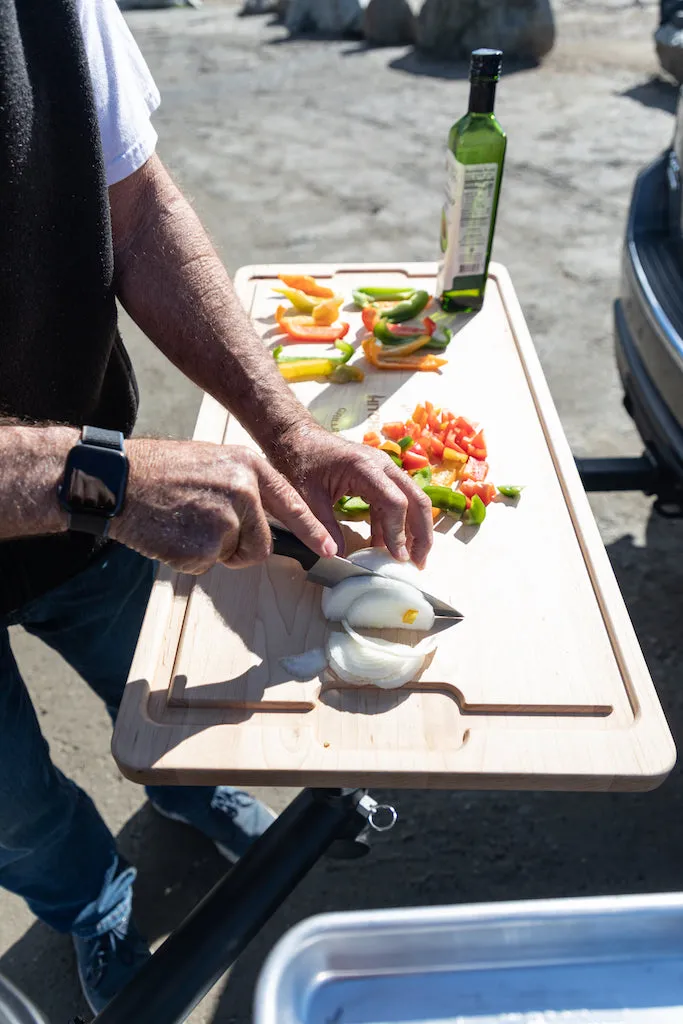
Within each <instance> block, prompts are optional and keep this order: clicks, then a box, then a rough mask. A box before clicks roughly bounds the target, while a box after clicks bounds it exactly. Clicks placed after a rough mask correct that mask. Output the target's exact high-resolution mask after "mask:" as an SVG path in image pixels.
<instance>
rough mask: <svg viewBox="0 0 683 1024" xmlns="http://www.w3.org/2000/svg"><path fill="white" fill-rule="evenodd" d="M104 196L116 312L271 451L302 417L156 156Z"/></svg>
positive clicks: (299, 409)
mask: <svg viewBox="0 0 683 1024" xmlns="http://www.w3.org/2000/svg"><path fill="white" fill-rule="evenodd" d="M138 176H140V177H138ZM110 197H111V206H112V229H113V236H114V251H115V256H116V273H117V293H118V296H119V298H120V300H121V302H122V304H123V305H124V307H125V308H126V310H127V311H128V313H129V314H130V315H131V316H132V318H133V319H134V320H135V322H136V323H137V324H138V325H139V326H140V327H141V328H142V330H143V331H144V332H145V334H147V336H148V337H149V338H150V339H151V340H152V341H153V342H154V344H155V345H157V347H158V348H160V349H161V351H162V352H164V353H165V355H166V356H167V357H168V358H169V359H170V360H171V361H172V362H173V363H175V365H176V366H177V367H178V368H179V369H180V370H182V371H183V373H185V374H186V376H188V377H189V378H190V379H191V380H193V381H194V382H195V383H196V384H198V385H199V386H200V387H201V388H203V389H204V390H205V391H208V392H209V394H211V395H213V397H214V398H216V399H217V400H218V401H219V402H221V403H222V404H223V405H225V406H226V407H227V408H229V409H230V410H231V412H233V413H234V414H235V415H236V416H237V417H238V419H239V420H240V422H241V423H242V424H243V425H244V426H245V427H246V428H247V430H248V431H249V432H250V433H251V434H252V436H253V437H254V438H255V439H256V440H257V441H258V442H259V444H261V446H262V447H263V448H264V449H265V450H268V449H269V448H272V446H273V444H276V443H277V440H278V438H279V437H280V436H281V435H282V434H283V433H284V432H285V431H286V430H287V429H288V428H289V427H290V426H293V425H294V424H296V423H300V422H301V421H305V420H306V419H308V413H307V412H306V411H305V410H304V408H303V407H302V406H301V404H300V403H299V402H298V401H297V400H296V399H295V398H294V395H293V394H292V392H291V391H290V389H289V388H288V386H287V385H286V384H285V382H284V381H283V379H282V377H281V376H280V374H279V372H278V370H277V367H276V366H275V364H274V362H273V360H272V359H271V358H270V356H269V354H268V353H267V351H266V350H265V348H264V347H263V344H262V342H261V341H260V339H259V338H258V335H257V334H256V332H255V330H254V328H253V326H252V325H251V323H250V321H249V318H248V316H247V315H246V313H245V312H244V310H243V308H242V306H241V304H240V302H239V300H238V299H237V297H236V295H235V292H234V290H233V287H232V284H231V282H230V279H229V278H228V275H227V273H226V272H225V270H224V268H223V266H222V264H221V262H220V260H219V259H218V256H217V255H216V253H215V251H214V249H213V247H212V245H211V243H210V241H209V239H208V238H207V235H206V233H205V231H204V229H203V228H202V226H201V224H200V222H199V220H198V218H197V217H196V215H195V214H194V212H193V210H192V208H191V207H190V205H189V204H188V203H187V202H186V200H185V199H184V198H183V196H182V195H181V193H180V192H179V191H178V189H177V188H176V187H175V185H174V184H173V182H172V180H171V178H170V177H169V175H168V174H167V173H166V171H165V170H164V168H163V165H162V164H161V162H160V161H159V160H158V158H156V157H153V158H152V159H151V160H150V161H149V162H148V164H147V165H145V167H144V168H142V169H141V170H140V171H138V172H136V175H132V176H131V179H127V181H126V182H122V183H121V185H119V186H114V187H113V188H112V189H110Z"/></svg>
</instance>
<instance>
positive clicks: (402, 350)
mask: <svg viewBox="0 0 683 1024" xmlns="http://www.w3.org/2000/svg"><path fill="white" fill-rule="evenodd" d="M428 341H429V338H428V337H427V335H426V334H420V335H419V336H418V337H417V338H415V337H413V338H412V339H411V340H410V341H407V340H406V341H404V342H403V344H401V345H391V346H390V347H389V348H385V347H384V346H382V347H381V348H380V350H379V354H380V358H381V359H384V358H385V357H386V358H387V359H402V358H403V356H411V355H412V354H413V352H417V351H418V350H419V349H421V348H424V347H425V345H426V344H427V342H428Z"/></svg>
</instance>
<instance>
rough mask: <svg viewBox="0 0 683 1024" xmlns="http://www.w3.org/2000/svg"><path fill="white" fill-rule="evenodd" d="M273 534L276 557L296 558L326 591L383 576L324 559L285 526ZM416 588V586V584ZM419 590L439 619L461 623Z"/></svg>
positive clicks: (345, 561)
mask: <svg viewBox="0 0 683 1024" xmlns="http://www.w3.org/2000/svg"><path fill="white" fill-rule="evenodd" d="M270 530H271V533H272V534H273V553H274V554H276V555H282V556H283V557H284V558H294V559H295V560H296V561H297V562H298V563H299V564H300V565H301V566H302V567H303V568H304V569H305V570H306V572H307V573H308V579H309V580H310V581H311V583H319V584H320V585H321V586H323V587H334V586H335V585H336V584H337V583H341V581H342V580H346V579H348V578H349V577H350V576H377V575H379V574H378V573H376V572H372V570H371V569H366V568H365V567H364V566H362V565H354V564H353V562H349V560H348V558H342V557H341V556H340V555H335V556H334V557H333V558H320V556H319V555H316V553H315V551H311V549H310V548H308V547H306V545H305V544H304V543H303V541H300V540H299V538H298V537H295V536H294V534H293V533H290V532H289V530H285V529H283V527H281V526H274V525H273V524H272V523H271V524H270ZM412 585H413V586H415V584H412ZM416 589H417V590H419V591H420V592H421V594H422V596H423V597H424V599H425V600H426V601H428V602H429V603H430V604H431V606H432V608H433V609H434V614H435V615H437V616H439V617H440V618H444V619H456V620H459V619H462V618H463V616H462V615H461V613H460V612H459V611H457V610H456V609H455V608H452V607H451V605H449V604H446V602H445V601H441V600H440V599H439V598H438V597H433V596H432V595H431V594H428V593H427V592H426V591H424V590H422V588H421V587H416Z"/></svg>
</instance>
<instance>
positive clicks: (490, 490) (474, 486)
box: [460, 480, 496, 505]
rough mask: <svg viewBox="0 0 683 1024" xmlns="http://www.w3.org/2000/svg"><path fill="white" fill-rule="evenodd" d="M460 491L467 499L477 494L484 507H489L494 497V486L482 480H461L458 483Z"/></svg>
mask: <svg viewBox="0 0 683 1024" xmlns="http://www.w3.org/2000/svg"><path fill="white" fill-rule="evenodd" d="M460 490H461V491H462V493H463V494H464V495H465V497H467V498H473V497H474V495H475V494H477V495H478V496H479V497H480V498H481V500H482V501H483V502H484V504H485V505H490V504H491V502H492V501H493V499H494V498H495V496H496V488H495V486H494V485H493V484H487V483H485V482H484V481H483V480H463V481H461V483H460Z"/></svg>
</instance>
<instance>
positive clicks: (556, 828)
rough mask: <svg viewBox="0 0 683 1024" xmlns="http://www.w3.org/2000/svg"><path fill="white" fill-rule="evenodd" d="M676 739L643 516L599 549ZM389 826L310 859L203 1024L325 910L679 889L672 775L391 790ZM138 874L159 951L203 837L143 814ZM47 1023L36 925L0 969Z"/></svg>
mask: <svg viewBox="0 0 683 1024" xmlns="http://www.w3.org/2000/svg"><path fill="white" fill-rule="evenodd" d="M608 550H609V554H610V557H611V559H612V564H613V566H614V569H615V572H616V574H617V577H618V580H619V584H620V586H621V588H622V592H623V593H624V596H625V598H626V601H627V604H628V606H629V611H630V613H631V616H632V618H633V621H634V624H635V627H636V631H637V633H638V636H639V638H640V642H641V645H642V647H643V651H644V653H645V657H646V659H647V661H648V664H649V667H650V671H651V673H652V676H653V678H654V680H655V684H656V686H657V689H658V692H659V696H660V699H661V701H662V704H663V706H664V709H665V712H666V714H667V717H668V719H669V722H670V725H671V728H672V731H673V733H674V737H680V736H682V735H683V686H682V685H681V682H682V677H683V671H682V666H683V630H682V629H681V627H680V623H681V608H682V607H683V523H681V522H674V521H664V520H661V519H660V518H659V517H657V516H655V515H653V516H652V517H651V519H650V521H649V524H648V530H647V545H646V546H645V547H636V546H635V545H634V543H633V540H632V538H631V537H629V536H625V537H622V538H620V539H619V540H618V541H616V542H615V543H613V544H611V545H610V546H609V547H608ZM373 793H374V795H375V796H377V797H381V798H382V799H386V800H388V801H390V802H392V803H394V804H395V806H396V807H397V809H398V811H399V815H400V817H399V823H398V825H397V826H396V828H395V830H394V831H393V832H392V833H389V834H388V835H386V836H382V837H378V839H377V841H376V842H375V845H374V848H373V850H372V853H371V854H370V856H369V857H367V858H366V859H365V860H360V861H353V862H348V861H346V862H335V861H329V860H326V861H322V862H321V863H319V864H318V865H317V866H316V868H315V869H314V870H313V871H312V872H311V873H310V875H309V876H308V877H307V878H306V879H305V880H304V882H303V883H302V884H301V885H300V886H299V888H298V889H297V890H296V891H295V893H294V894H293V895H292V896H291V897H290V899H289V900H288V901H287V903H286V904H285V905H284V906H283V907H282V908H281V909H280V911H279V912H278V913H277V914H276V915H275V917H274V918H273V919H272V920H271V921H270V922H269V924H268V925H267V927H266V928H264V929H263V931H262V932H261V933H260V934H259V935H258V936H257V937H256V939H255V940H254V941H253V943H252V944H251V946H250V947H249V948H248V949H247V951H246V952H245V954H244V955H243V956H242V958H241V959H240V960H239V962H238V963H237V965H236V966H235V967H234V968H233V970H232V972H231V973H230V975H229V977H228V979H227V982H226V984H225V988H224V990H223V992H222V994H221V997H220V1000H219V1003H218V1007H217V1010H216V1012H215V1015H214V1018H213V1019H214V1022H215V1024H249V1022H250V1020H251V1009H252V999H253V989H254V985H255V982H256V978H257V976H258V972H259V971H260V969H261V965H262V963H263V960H264V958H265V956H266V955H267V954H268V952H269V951H270V950H271V949H272V947H273V945H274V944H275V942H276V941H277V939H278V938H279V937H280V935H282V934H283V933H284V932H285V931H287V930H288V929H289V928H291V927H292V926H293V925H294V924H295V923H296V922H297V921H299V920H301V919H303V918H306V917H310V916H311V915H313V914H317V913H321V912H323V911H328V910H348V909H351V908H356V909H361V908H373V907H390V906H416V905H430V904H431V905H433V904H441V903H464V902H475V903H476V902H484V901H496V900H509V899H535V898H542V897H551V896H575V895H579V896H587V895H593V894H600V893H615V894H616V893H626V892H657V891H662V892H664V891H676V890H679V889H683V884H682V878H683V865H682V863H681V861H682V854H683V789H682V788H681V785H680V780H679V769H675V770H674V773H673V774H672V776H671V778H670V779H669V780H668V781H667V782H666V783H665V784H664V785H663V786H662V787H661V788H660V789H658V790H656V791H655V792H652V793H640V794H633V795H631V794H625V793H621V794H618V793H613V794H599V793H565V794H562V793H512V792H511V793H505V792H494V793H450V792H418V791H406V790H402V791H393V792H389V793H383V792H381V791H373ZM119 842H120V846H121V850H122V852H123V853H124V854H125V855H126V856H127V857H128V858H129V859H130V860H131V861H132V862H133V863H135V864H136V866H137V867H138V871H139V876H138V882H137V886H136V903H135V908H136V909H135V913H136V918H137V920H138V922H139V924H140V927H141V930H142V931H143V933H144V934H145V935H147V937H148V938H149V939H150V941H152V942H153V943H154V942H157V941H158V940H159V939H160V938H162V937H163V936H165V935H166V934H167V933H168V931H170V930H171V929H172V928H174V927H175V926H177V925H178V924H179V923H180V921H181V920H182V919H183V918H184V917H185V916H186V914H187V913H188V912H189V911H190V910H191V909H192V908H193V907H194V906H195V904H196V903H197V902H198V901H199V900H200V899H201V898H202V896H204V894H205V893H206V892H207V891H208V890H209V889H210V888H211V887H212V886H213V885H214V884H215V883H216V882H217V881H218V880H219V879H220V878H221V877H222V875H223V874H224V872H225V867H226V864H225V861H223V860H222V859H221V858H220V857H219V856H218V854H217V853H216V852H215V851H214V849H213V847H212V846H211V845H210V844H209V843H208V842H207V841H206V840H204V839H203V838H201V837H200V836H198V835H196V834H195V833H193V832H192V831H191V830H190V829H186V828H184V827H182V826H180V825H175V824H173V823H171V822H166V821H164V820H162V819H160V818H159V817H158V816H157V815H156V814H155V813H154V812H153V811H152V810H151V809H150V807H149V805H147V804H146V805H144V806H143V807H142V808H141V809H140V810H139V811H138V812H137V813H136V814H135V815H134V816H133V817H132V818H131V819H130V820H129V821H128V822H127V824H126V825H125V827H124V829H123V830H122V832H121V833H120V836H119ZM0 972H1V973H3V974H5V975H6V976H7V977H8V978H9V979H10V980H11V981H13V982H14V983H15V984H16V985H18V987H19V988H21V989H22V990H23V991H24V992H26V993H27V995H28V996H29V997H30V998H32V999H34V1001H35V1002H37V1003H39V1005H40V1008H41V1009H43V1011H44V1012H45V1013H46V1014H47V1015H48V1016H49V1018H50V1020H51V1022H52V1024H66V1021H68V1019H69V1017H71V1016H72V1015H73V1014H74V1013H77V1012H79V1011H80V1012H83V1011H84V1010H85V1007H84V1006H83V1003H82V1000H81V996H80V993H79V990H78V983H77V980H76V974H75V969H74V964H73V956H72V953H71V944H70V941H69V939H68V938H65V937H64V936H59V935H56V934H55V933H53V932H51V931H50V930H49V929H47V928H45V927H44V926H42V925H40V924H35V925H33V926H32V927H31V928H29V930H28V931H27V932H26V934H25V935H24V936H23V937H22V938H21V939H20V940H19V941H18V942H17V943H15V945H14V946H13V947H12V948H11V949H10V950H8V952H7V953H6V954H5V955H4V957H2V959H1V960H0Z"/></svg>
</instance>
